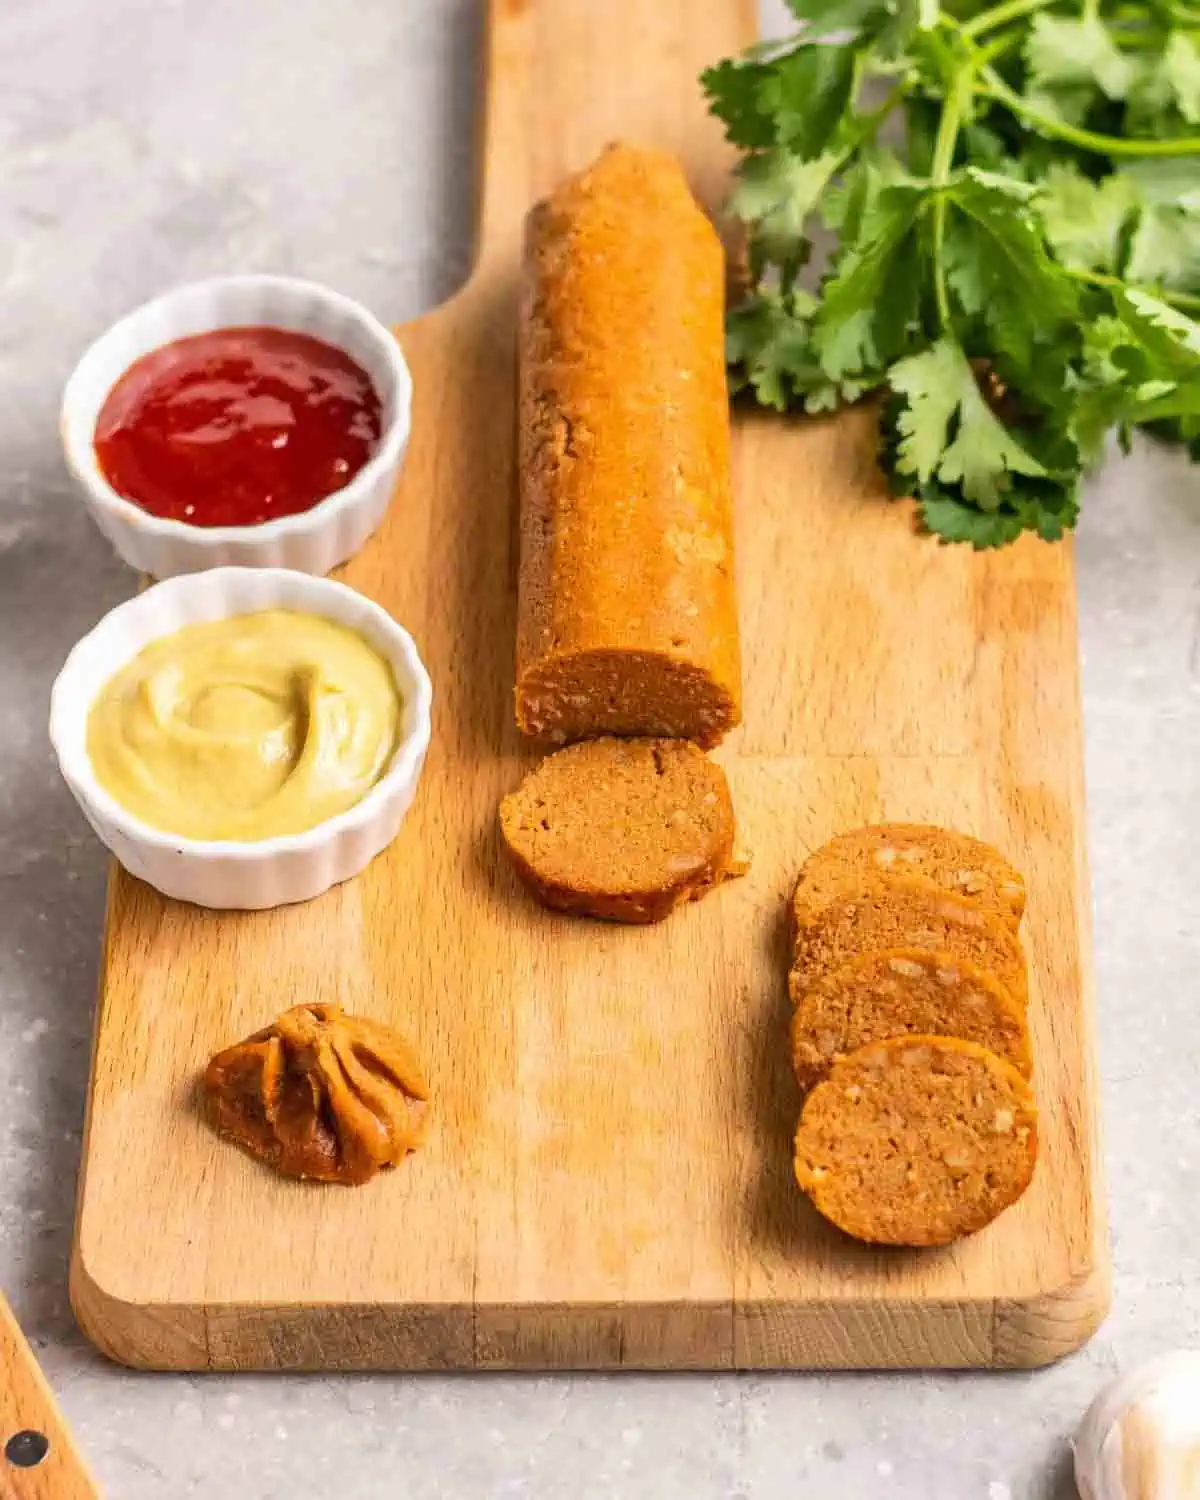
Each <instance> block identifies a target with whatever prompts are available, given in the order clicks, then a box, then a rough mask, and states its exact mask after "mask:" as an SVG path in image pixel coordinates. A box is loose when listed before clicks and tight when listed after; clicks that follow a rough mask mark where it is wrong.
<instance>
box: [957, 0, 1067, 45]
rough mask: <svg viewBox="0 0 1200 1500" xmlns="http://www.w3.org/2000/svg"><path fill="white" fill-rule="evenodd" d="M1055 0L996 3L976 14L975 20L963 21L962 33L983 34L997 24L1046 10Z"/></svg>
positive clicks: (1004, 23) (993, 28) (1018, 0)
mask: <svg viewBox="0 0 1200 1500" xmlns="http://www.w3.org/2000/svg"><path fill="white" fill-rule="evenodd" d="M1052 3H1053V0H1005V3H1004V4H1003V5H994V6H992V8H991V10H985V11H983V12H981V13H980V14H979V15H977V16H975V17H974V19H973V20H970V21H966V22H964V23H963V25H962V27H961V28H960V29H961V30H962V33H963V35H964V36H983V34H984V33H985V32H988V31H995V29H996V27H997V26H1007V25H1008V23H1009V21H1015V20H1016V19H1017V18H1018V17H1019V16H1027V15H1029V14H1030V13H1031V12H1032V11H1035V10H1045V9H1046V7H1047V6H1048V5H1051V4H1052Z"/></svg>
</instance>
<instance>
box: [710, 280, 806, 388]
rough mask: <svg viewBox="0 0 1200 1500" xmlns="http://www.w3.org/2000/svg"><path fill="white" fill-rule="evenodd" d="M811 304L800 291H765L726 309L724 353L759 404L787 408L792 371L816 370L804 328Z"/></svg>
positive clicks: (792, 383)
mask: <svg viewBox="0 0 1200 1500" xmlns="http://www.w3.org/2000/svg"><path fill="white" fill-rule="evenodd" d="M814 306H815V304H814V303H813V301H812V299H811V298H810V297H807V296H806V295H805V294H804V293H796V294H795V295H794V296H785V295H783V294H781V293H778V292H766V293H759V294H758V295H756V296H754V297H751V298H749V299H748V300H747V301H746V302H744V303H742V305H741V306H740V307H738V308H735V309H734V311H733V312H731V313H730V315H729V319H728V323H727V325H726V330H725V357H726V359H727V360H728V362H729V363H730V365H732V366H734V367H735V369H738V370H739V372H740V374H739V379H738V384H739V386H742V385H748V386H750V387H751V388H752V389H753V390H754V393H755V395H756V396H757V397H758V400H759V401H760V402H761V403H762V405H763V406H771V407H774V409H775V410H776V411H786V410H787V409H788V407H789V406H790V405H791V402H792V398H793V395H794V393H795V390H794V380H793V377H794V375H795V373H796V372H797V371H798V370H809V369H812V370H815V369H816V365H815V361H814V360H813V357H812V352H811V350H810V347H809V343H810V334H809V326H808V318H809V316H810V315H811V313H812V309H813V307H814Z"/></svg>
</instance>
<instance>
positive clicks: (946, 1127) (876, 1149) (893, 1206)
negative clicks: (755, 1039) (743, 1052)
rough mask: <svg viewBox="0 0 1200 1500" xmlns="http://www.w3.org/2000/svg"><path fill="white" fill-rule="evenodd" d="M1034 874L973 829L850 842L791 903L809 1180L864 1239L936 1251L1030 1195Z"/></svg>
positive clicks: (813, 1194) (836, 848) (853, 835)
mask: <svg viewBox="0 0 1200 1500" xmlns="http://www.w3.org/2000/svg"><path fill="white" fill-rule="evenodd" d="M1024 905H1025V886H1024V881H1023V880H1022V878H1021V876H1020V874H1019V873H1018V872H1017V871H1016V870H1015V869H1014V868H1013V867H1012V865H1011V864H1009V862H1008V861H1007V860H1006V859H1005V858H1004V857H1003V856H1002V855H1001V854H999V853H998V852H997V851H996V850H995V849H993V848H991V847H990V846H989V845H987V844H984V843H981V842H980V841H979V840H977V839H973V838H968V837H967V836H966V835H964V834H959V833H953V832H950V831H948V830H945V829H940V828H928V827H922V826H918V825H915V824H896V823H893V824H880V825H877V826H873V827H868V828H859V829H855V830H853V831H851V832H849V833H845V834H842V835H840V836H839V837H837V838H835V839H833V840H832V841H831V842H830V843H828V844H826V845H825V846H824V847H823V848H821V849H818V850H817V851H816V853H815V854H813V855H812V856H811V857H810V859H809V860H808V861H807V863H806V864H805V865H804V868H803V869H802V871H801V873H800V878H799V881H798V883H797V885H796V891H795V896H794V898H793V912H794V918H795V955H794V961H793V965H792V970H791V973H790V975H789V978H788V987H789V991H790V994H791V997H792V1000H793V1002H794V1005H795V1010H794V1014H793V1019H792V1027H791V1050H792V1061H793V1064H794V1067H795V1070H796V1076H797V1078H798V1079H799V1081H800V1085H801V1087H802V1088H803V1089H804V1090H805V1091H806V1097H805V1101H804V1108H803V1112H802V1115H801V1119H800V1125H799V1129H798V1131H797V1135H796V1157H795V1168H796V1176H797V1179H798V1181H799V1183H800V1185H801V1187H802V1188H803V1189H804V1190H805V1192H806V1193H807V1194H808V1195H809V1197H810V1198H811V1199H812V1201H813V1203H814V1204H815V1206H816V1207H817V1208H818V1209H819V1210H820V1212H821V1213H823V1214H824V1215H825V1216H826V1217H827V1218H828V1219H830V1220H832V1222H833V1223H835V1224H837V1225H838V1226H839V1227H840V1228H841V1229H843V1230H845V1231H846V1232H847V1233H849V1234H852V1235H854V1236H856V1237H857V1238H859V1239H863V1240H869V1241H873V1242H876V1243H880V1244H897V1245H940V1244H946V1243H947V1242H949V1241H951V1240H954V1239H957V1238H958V1237H959V1236H960V1235H964V1234H969V1233H971V1232H972V1231H974V1230H976V1229H980V1228H982V1227H983V1226H984V1225H985V1224H987V1223H990V1222H991V1220H992V1219H994V1218H995V1217H996V1215H997V1214H999V1213H1001V1212H1002V1211H1003V1210H1004V1209H1005V1208H1007V1207H1008V1206H1009V1205H1010V1204H1011V1203H1013V1202H1014V1201H1015V1200H1016V1199H1017V1198H1018V1197H1020V1195H1021V1194H1022V1193H1023V1192H1024V1190H1025V1188H1026V1187H1027V1186H1028V1184H1029V1181H1030V1178H1031V1177H1032V1174H1033V1168H1034V1163H1035V1160H1036V1156H1037V1112H1036V1107H1035V1104H1034V1099H1033V1094H1032V1090H1031V1087H1030V1082H1029V1080H1030V1077H1031V1074H1032V1059H1031V1055H1030V1045H1029V1030H1028V1026H1027V1024H1026V1015H1025V1011H1026V1006H1027V1003H1028V985H1027V978H1026V968H1025V956H1024V953H1023V951H1022V948H1021V942H1020V939H1019V937H1018V935H1017V928H1018V924H1019V923H1020V920H1021V914H1022V912H1023V910H1024Z"/></svg>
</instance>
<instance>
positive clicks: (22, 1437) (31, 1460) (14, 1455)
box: [4, 1428, 50, 1469]
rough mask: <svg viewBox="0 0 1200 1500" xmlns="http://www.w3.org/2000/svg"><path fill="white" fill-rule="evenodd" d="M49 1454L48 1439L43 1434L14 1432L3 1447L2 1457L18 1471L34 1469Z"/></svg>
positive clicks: (29, 1431)
mask: <svg viewBox="0 0 1200 1500" xmlns="http://www.w3.org/2000/svg"><path fill="white" fill-rule="evenodd" d="M49 1452H50V1439H49V1438H48V1437H47V1436H46V1434H45V1433H44V1432H33V1431H32V1430H31V1429H29V1428H26V1429H25V1431H24V1432H14V1433H13V1435H12V1437H10V1438H9V1440H8V1442H7V1443H5V1445H4V1456H5V1458H6V1459H8V1461H9V1463H10V1464H15V1465H16V1467H17V1468H18V1469H36V1468H37V1466H38V1464H40V1463H41V1461H42V1459H43V1458H45V1456H46V1454H47V1453H49Z"/></svg>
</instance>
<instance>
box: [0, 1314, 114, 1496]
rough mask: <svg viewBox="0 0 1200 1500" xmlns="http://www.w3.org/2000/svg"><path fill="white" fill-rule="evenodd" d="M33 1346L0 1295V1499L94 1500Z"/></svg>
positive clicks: (91, 1483)
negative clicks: (34, 1354) (34, 1355)
mask: <svg viewBox="0 0 1200 1500" xmlns="http://www.w3.org/2000/svg"><path fill="white" fill-rule="evenodd" d="M99 1496H100V1491H99V1489H98V1488H97V1487H96V1484H95V1481H94V1480H93V1479H92V1477H91V1475H90V1474H89V1473H88V1471H87V1467H86V1465H85V1464H84V1462H83V1459H82V1458H81V1457H80V1455H79V1453H78V1451H77V1450H76V1448H75V1445H74V1443H73V1441H72V1439H71V1435H70V1433H69V1432H68V1431H67V1425H66V1423H65V1422H64V1421H63V1419H62V1414H61V1413H60V1412H59V1410H58V1406H57V1405H56V1403H55V1400H54V1395H53V1393H52V1392H51V1390H50V1387H49V1386H48V1385H47V1384H46V1379H45V1376H43V1374H42V1372H41V1369H40V1368H39V1366H38V1362H37V1360H36V1359H34V1357H33V1350H32V1349H30V1347H29V1345H28V1344H27V1343H26V1342H25V1338H24V1335H23V1334H22V1333H21V1330H20V1329H19V1328H18V1327H17V1320H16V1318H14V1317H13V1314H12V1309H11V1308H10V1307H9V1305H8V1303H7V1302H6V1301H5V1300H4V1298H3V1297H0V1500H99Z"/></svg>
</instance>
